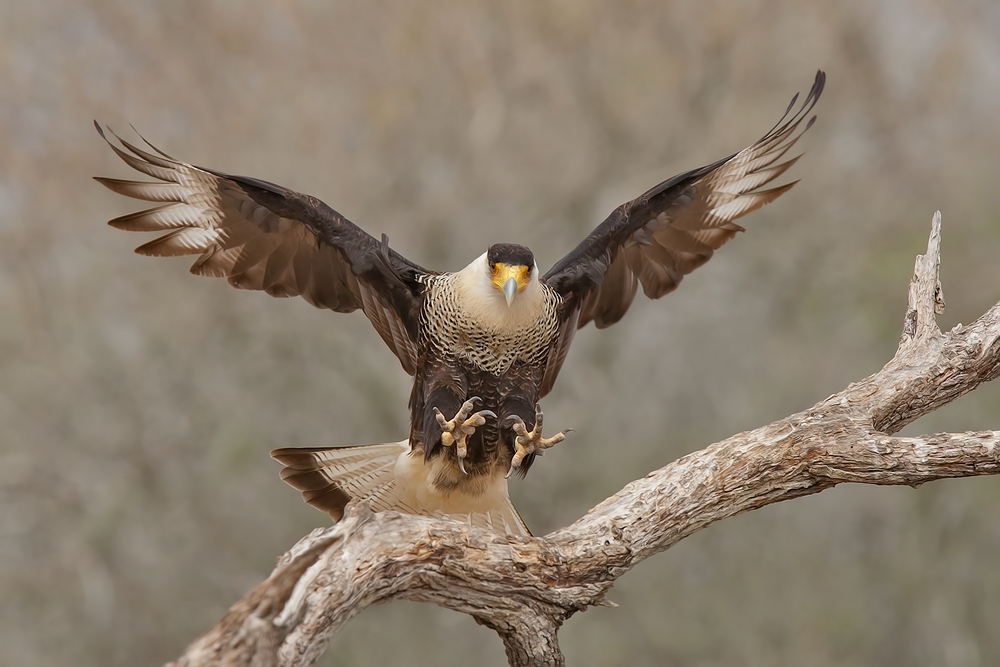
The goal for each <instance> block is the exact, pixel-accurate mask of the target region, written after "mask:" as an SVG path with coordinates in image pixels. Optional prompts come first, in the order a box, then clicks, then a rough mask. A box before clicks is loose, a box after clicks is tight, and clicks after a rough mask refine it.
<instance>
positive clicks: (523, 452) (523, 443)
mask: <svg viewBox="0 0 1000 667" xmlns="http://www.w3.org/2000/svg"><path fill="white" fill-rule="evenodd" d="M543 416H544V415H542V407H541V406H540V405H537V404H536V405H535V428H533V429H531V430H530V431H529V430H528V427H527V426H525V424H524V420H523V419H521V418H520V417H518V416H517V415H511V416H510V417H507V419H505V420H504V421H512V422H514V424H513V426H512V428H513V429H514V433H515V434H516V437H515V438H514V458H513V459H512V460H511V462H510V470H508V471H507V477H510V474H511V473H512V472H514V468H519V467H520V466H521V462H522V461H523V460H524V457H526V456H527V455H528V454H538V455H539V456H541V455H542V450H545V449H548V448H549V447H553V446H555V445H558V444H559V443H560V442H562V441H563V440H565V439H566V434H567V433H572V432H573V429H571V428H568V429H566V430H565V431H560V432H559V433H556V434H555V435H554V436H552V437H551V438H543V437H542V419H543Z"/></svg>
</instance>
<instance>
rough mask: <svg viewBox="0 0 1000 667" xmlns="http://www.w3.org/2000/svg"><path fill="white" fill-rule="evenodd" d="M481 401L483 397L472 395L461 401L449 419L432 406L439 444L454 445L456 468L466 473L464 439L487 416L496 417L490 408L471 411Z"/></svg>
mask: <svg viewBox="0 0 1000 667" xmlns="http://www.w3.org/2000/svg"><path fill="white" fill-rule="evenodd" d="M482 402H483V399H481V398H479V397H478V396H473V397H472V398H470V399H469V400H467V401H466V402H465V403H462V407H461V408H459V409H458V412H457V413H455V417H454V418H453V419H450V420H447V419H445V418H444V415H443V414H441V411H440V410H438V409H437V408H434V418H435V419H437V423H438V425H439V426H440V427H441V444H442V445H444V446H445V447H452V446H454V447H455V454H456V456H458V469H459V470H461V471H462V473H463V474H466V475H467V474H469V473H467V472H465V463H464V461H465V457H466V455H467V454H468V449H467V448H466V440H467V439H468V437H469V436H470V435H472V434H473V433H475V432H476V428H477V427H479V426H482V425H483V424H485V423H486V418H487V417H493V418H494V419H496V418H497V415H496V413H495V412H493V411H492V410H480V411H479V412H472V410H473V409H474V408H475V407H476V403H482Z"/></svg>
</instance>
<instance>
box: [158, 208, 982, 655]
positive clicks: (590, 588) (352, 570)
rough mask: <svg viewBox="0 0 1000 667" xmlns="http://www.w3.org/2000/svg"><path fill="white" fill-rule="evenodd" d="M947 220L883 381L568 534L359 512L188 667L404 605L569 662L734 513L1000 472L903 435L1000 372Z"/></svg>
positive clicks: (742, 441)
mask: <svg viewBox="0 0 1000 667" xmlns="http://www.w3.org/2000/svg"><path fill="white" fill-rule="evenodd" d="M940 225H941V218H940V214H935V216H934V221H933V223H932V231H931V237H930V243H929V244H928V251H927V254H926V255H922V256H919V257H918V258H917V262H916V267H915V270H914V276H913V280H912V282H911V284H910V295H909V304H908V307H907V312H906V317H905V319H904V326H903V335H902V336H901V338H900V343H899V349H898V350H897V352H896V355H895V357H894V358H893V359H892V360H891V361H890V362H889V363H888V364H886V366H885V367H884V368H883V369H882V370H880V371H879V372H878V373H875V374H874V375H872V376H870V377H867V378H865V379H863V380H861V381H859V382H856V383H853V384H851V385H850V386H848V387H847V388H846V389H844V390H843V391H842V392H840V393H838V394H834V395H833V396H830V397H829V398H827V399H825V400H823V401H820V402H819V403H817V404H816V405H815V406H813V407H812V408H809V409H808V410H805V411H803V412H800V413H798V414H795V415H792V416H790V417H787V418H785V419H782V420H779V421H777V422H775V423H773V424H769V425H767V426H764V427H761V428H759V429H756V430H754V431H749V432H746V433H740V434H737V435H734V436H733V437H731V438H729V439H727V440H724V441H722V442H719V443H716V444H714V445H711V446H709V447H706V448H705V449H703V450H701V451H698V452H694V453H692V454H688V455H687V456H684V457H682V458H681V459H678V460H677V461H674V462H673V463H671V464H669V465H667V466H665V467H663V468H661V469H659V470H657V471H655V472H652V473H650V474H649V475H647V476H646V477H645V478H643V479H640V480H636V481H634V482H632V483H631V484H629V485H627V486H626V487H625V488H624V489H622V490H621V491H619V492H618V493H617V494H615V495H614V496H612V497H611V498H608V499H607V500H605V501H604V502H602V503H600V504H599V505H598V506H597V507H595V508H594V509H592V510H591V511H590V512H588V513H587V514H586V516H584V517H582V518H581V519H579V520H578V521H576V522H575V523H574V524H572V525H571V526H568V527H566V528H562V529H560V530H557V531H555V532H553V533H551V534H549V535H546V536H545V537H539V538H531V539H523V538H509V539H508V538H504V537H501V536H499V535H495V534H492V533H489V532H486V531H483V530H478V529H474V528H470V527H468V526H465V525H462V524H459V523H455V522H450V521H445V520H438V519H431V518H425V517H414V516H405V515H400V514H396V513H380V514H374V513H372V512H371V511H370V510H369V509H368V508H367V506H358V505H352V506H348V511H347V514H346V515H345V517H344V519H343V520H342V521H341V522H340V523H338V524H337V525H335V526H333V527H331V528H329V529H325V530H317V531H314V532H313V533H312V534H310V535H309V536H307V537H305V538H303V539H302V540H301V541H300V542H299V543H298V544H297V545H296V546H295V547H293V549H292V550H291V551H290V552H289V553H288V554H286V555H285V556H284V557H283V558H282V559H281V561H280V562H279V564H278V567H277V568H276V569H275V571H274V573H273V574H272V575H271V577H270V578H268V580H267V581H265V582H264V583H262V584H260V585H259V586H258V587H257V588H255V589H254V590H252V591H251V592H250V593H249V594H247V596H246V597H245V598H244V599H243V600H242V601H240V602H238V603H237V604H236V605H234V606H233V607H232V609H230V611H229V613H228V614H227V615H226V616H225V617H224V618H223V619H222V621H220V622H219V624H218V625H217V626H216V627H215V628H213V629H212V630H211V631H209V633H207V634H206V635H204V636H203V637H202V638H200V639H199V640H197V641H196V642H195V643H194V644H192V645H191V646H190V647H189V648H188V650H187V652H186V653H185V655H184V656H183V657H182V658H180V659H179V660H178V661H177V662H176V663H173V664H175V665H178V666H194V665H207V664H225V665H289V666H292V665H295V666H298V665H310V664H312V663H313V662H314V661H315V660H316V658H317V657H318V656H319V655H320V654H321V653H322V652H323V650H324V648H325V647H326V645H327V643H328V642H329V640H330V638H331V637H332V636H333V635H334V634H335V633H336V632H337V631H338V630H339V629H340V627H341V626H342V625H343V624H344V623H345V622H347V621H348V620H349V619H350V618H352V617H353V616H354V615H355V614H357V613H359V612H360V611H362V610H363V609H365V608H366V607H368V606H369V605H372V604H374V603H376V602H384V601H387V600H392V599H396V598H405V599H410V600H417V601H421V602H433V603H435V604H439V605H441V606H444V607H447V608H449V609H454V610H456V611H461V612H464V613H467V614H470V615H472V616H473V617H474V618H475V619H476V621H477V622H479V623H481V624H483V625H486V626H488V627H490V628H493V629H494V630H496V631H497V633H499V635H500V637H501V638H502V639H503V642H504V646H505V648H506V651H507V657H508V660H509V662H510V664H511V665H562V664H564V660H563V656H562V654H561V652H560V650H559V646H558V641H557V635H556V633H557V631H558V629H559V627H560V626H561V625H562V623H563V621H565V620H566V619H567V618H569V617H570V616H571V615H573V614H574V613H576V612H577V611H581V610H583V609H586V608H587V607H589V606H592V605H600V604H607V603H606V602H605V600H604V596H605V594H606V593H607V591H608V590H609V589H610V588H611V586H612V584H613V583H614V581H615V580H616V579H617V578H618V577H620V576H621V575H622V574H624V573H625V572H627V571H628V570H629V569H631V568H632V567H633V566H634V565H635V564H636V563H638V562H639V561H641V560H643V559H645V558H648V557H649V556H651V555H653V554H655V553H657V552H660V551H663V550H665V549H667V548H669V547H670V546H672V545H673V544H675V543H677V542H678V541H680V540H682V539H684V538H685V537H687V536H688V535H691V534H692V533H694V532H696V531H698V530H700V529H702V528H704V527H705V526H707V525H709V524H710V523H713V522H715V521H719V520H720V519H724V518H726V517H730V516H733V515H735V514H739V513H741V512H745V511H747V510H751V509H756V508H758V507H763V506H764V505H768V504H771V503H776V502H779V501H782V500H788V499H790V498H797V497H799V496H804V495H808V494H812V493H818V492H819V491H823V490H824V489H828V488H830V487H832V486H835V485H837V484H840V483H842V482H859V483H865V484H887V485H888V484H907V485H911V486H916V485H919V484H923V483H924V482H929V481H932V480H936V479H942V478H945V477H968V476H972V475H991V474H996V473H997V472H1000V447H998V445H1000V431H985V432H975V433H971V432H970V433H945V434H937V435H927V436H920V437H912V438H901V437H894V436H893V435H892V433H895V432H896V431H898V430H899V429H900V428H902V427H903V426H904V425H906V424H907V423H909V422H911V421H913V420H914V419H916V418H918V417H920V416H921V415H924V414H927V413H928V412H931V411H933V410H935V409H936V408H938V407H940V406H942V405H944V404H946V403H948V402H950V401H952V400H954V399H955V398H957V397H959V396H961V395H962V394H965V393H967V392H969V391H971V390H972V389H974V388H975V387H976V386H978V385H979V384H981V383H983V382H987V381H989V380H992V379H994V378H995V377H996V376H997V375H998V373H1000V304H997V305H996V306H994V307H993V308H991V309H990V310H989V311H988V312H987V313H986V314H984V315H983V316H982V317H980V318H979V319H978V320H976V321H975V322H974V323H972V324H971V325H969V326H966V327H962V326H958V327H955V329H954V330H952V331H951V332H949V333H947V334H943V333H941V331H940V330H939V329H938V327H937V324H936V322H935V313H940V312H941V310H942V308H943V306H944V302H943V300H942V297H941V286H940V283H939V282H938V262H939V257H940V254H939V253H940V230H941V227H940Z"/></svg>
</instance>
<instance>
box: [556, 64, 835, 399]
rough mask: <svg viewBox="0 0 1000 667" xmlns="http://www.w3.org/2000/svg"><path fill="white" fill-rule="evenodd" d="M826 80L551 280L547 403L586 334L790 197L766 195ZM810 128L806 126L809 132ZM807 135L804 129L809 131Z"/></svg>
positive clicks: (593, 240) (672, 182)
mask: <svg viewBox="0 0 1000 667" xmlns="http://www.w3.org/2000/svg"><path fill="white" fill-rule="evenodd" d="M825 82H826V75H825V74H824V73H823V72H822V71H820V72H817V73H816V80H815V82H814V83H813V86H812V89H811V90H810V91H809V94H808V95H807V96H806V98H805V100H803V102H802V105H801V106H800V107H799V109H798V110H797V111H795V112H794V113H792V109H793V107H795V103H796V101H797V100H798V95H796V96H795V97H794V98H792V102H791V104H789V105H788V109H787V110H786V111H785V115H784V116H783V117H782V119H781V120H780V121H778V124H777V125H775V126H774V128H772V129H771V131H770V132H768V133H767V134H765V135H764V136H763V137H762V138H761V139H760V140H759V141H757V142H756V143H754V144H753V145H751V146H749V147H748V148H745V149H743V150H742V151H740V152H739V153H736V154H734V155H731V156H729V157H727V158H724V159H722V160H719V161H718V162H715V163H713V164H710V165H707V166H705V167H701V168H699V169H693V170H691V171H688V172H686V173H683V174H678V175H677V176H674V177H673V178H670V179H668V180H666V181H664V182H662V183H660V184H659V185H657V186H655V187H653V188H652V189H651V190H649V191H648V192H646V193H644V194H642V195H641V196H640V197H638V198H636V199H633V200H632V201H630V202H627V203H625V204H622V205H621V206H619V207H618V208H617V209H615V210H614V211H613V212H612V213H611V215H609V216H608V218H607V219H606V220H605V221H604V222H603V223H601V224H600V225H599V226H598V227H597V228H596V229H595V230H594V231H593V232H591V234H590V235H589V236H588V237H587V238H586V239H584V240H583V241H582V242H581V243H580V244H579V245H578V246H577V247H576V248H574V249H573V251H572V252H570V253H569V254H568V255H566V256H565V257H564V258H563V259H562V260H560V261H559V262H558V263H557V264H556V265H555V266H554V267H552V269H551V270H550V271H549V272H548V273H546V274H545V276H544V277H543V278H542V279H543V280H544V281H545V282H546V283H547V284H548V285H549V287H551V288H553V289H555V290H556V291H557V292H558V293H559V294H560V295H561V296H562V297H563V311H562V323H561V330H560V335H559V339H558V341H557V344H556V346H555V348H554V349H553V352H552V354H550V356H549V362H548V366H547V367H546V373H545V378H544V380H543V383H542V394H543V395H544V394H545V393H546V392H548V390H549V389H551V387H552V383H553V382H555V376H556V374H558V372H559V368H560V367H561V366H562V362H563V360H564V359H565V357H566V353H567V351H568V350H569V345H570V342H571V341H572V338H573V334H574V332H575V331H576V329H578V328H579V327H582V326H584V325H585V324H587V323H588V322H593V323H594V325H595V326H597V327H598V328H604V327H608V326H611V325H612V324H614V323H615V322H617V321H618V320H619V319H621V317H622V316H623V315H624V314H625V311H626V310H628V307H629V305H631V303H632V300H633V299H634V298H635V294H636V291H637V290H638V287H639V285H642V291H643V293H644V294H645V295H646V296H647V297H649V298H651V299H659V298H660V297H661V296H663V295H664V294H667V293H669V292H672V291H673V290H674V289H676V288H677V285H678V284H679V283H680V282H681V279H682V278H683V277H684V276H685V275H687V274H688V273H691V272H692V271H694V270H695V269H696V268H698V267H699V266H701V265H702V264H704V263H705V262H707V261H708V260H709V259H711V257H712V254H713V253H714V252H715V250H717V249H718V248H720V247H722V246H723V245H725V243H726V242H727V241H729V239H731V238H733V237H734V236H735V235H736V233H737V232H741V231H743V228H742V227H740V226H739V225H738V224H736V223H735V222H734V221H735V220H736V219H737V218H740V217H742V216H744V215H746V214H747V213H750V212H752V211H755V210H757V209H758V208H760V207H761V206H763V205H765V204H768V203H770V202H772V201H774V200H775V199H777V198H778V197H780V196H781V195H782V194H784V193H785V192H787V191H788V190H789V189H790V188H791V187H792V186H793V185H795V182H792V183H787V184H785V185H781V186H778V187H772V188H769V189H762V188H764V186H766V185H767V184H769V183H771V181H773V180H774V179H776V178H778V177H779V176H781V175H782V174H783V173H785V171H787V170H788V169H789V167H791V166H792V165H793V164H795V162H796V161H797V160H798V159H799V157H800V156H795V157H792V158H790V159H787V160H785V161H781V159H782V158H783V157H784V156H785V154H786V153H787V152H788V150H789V149H790V148H791V147H792V146H793V145H794V144H795V142H796V141H798V140H799V137H801V136H802V133H803V132H805V131H806V130H808V129H809V127H811V126H812V123H813V121H815V120H816V117H815V116H813V117H811V118H809V120H808V121H806V118H807V117H808V116H809V113H810V112H811V111H812V108H813V106H815V104H816V101H817V100H818V99H819V96H820V94H821V93H822V92H823V85H824V83H825ZM803 123H805V126H804V127H802V125H803ZM800 128H801V130H800Z"/></svg>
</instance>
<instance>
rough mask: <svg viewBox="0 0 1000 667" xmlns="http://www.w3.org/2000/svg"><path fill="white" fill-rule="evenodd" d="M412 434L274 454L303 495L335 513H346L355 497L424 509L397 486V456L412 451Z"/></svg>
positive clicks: (387, 506)
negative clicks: (375, 442)
mask: <svg viewBox="0 0 1000 667" xmlns="http://www.w3.org/2000/svg"><path fill="white" fill-rule="evenodd" d="M409 449H410V445H409V443H408V442H407V441H406V440H403V441H401V442H390V443H387V444H384V445H357V446H355V447H286V448H283V449H275V450H274V451H272V452H271V457H272V458H273V459H275V460H276V461H278V462H279V463H281V464H282V465H284V466H285V467H284V468H283V469H282V471H281V479H283V480H285V481H286V482H288V483H289V484H290V485H292V486H293V487H295V488H296V489H298V490H299V491H301V492H302V499H303V500H305V501H306V502H307V503H309V504H310V505H312V506H313V507H315V508H316V509H318V510H322V511H324V512H326V513H327V514H329V515H330V517H331V518H332V519H333V520H334V521H339V520H340V519H341V518H342V517H343V516H344V507H345V506H346V505H347V502H348V501H349V500H351V499H352V498H359V499H363V500H367V501H369V502H370V503H371V506H372V509H374V510H376V511H379V510H397V511H400V512H407V513H410V514H419V513H420V512H419V511H418V510H417V509H416V508H412V507H409V506H408V505H406V504H405V503H403V502H401V501H400V499H399V496H398V493H397V489H396V480H395V474H394V470H395V467H396V459H398V458H399V455H400V454H403V453H405V452H407V451H409Z"/></svg>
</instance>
